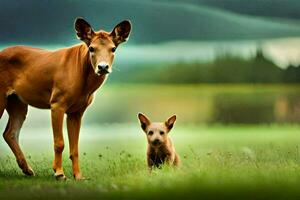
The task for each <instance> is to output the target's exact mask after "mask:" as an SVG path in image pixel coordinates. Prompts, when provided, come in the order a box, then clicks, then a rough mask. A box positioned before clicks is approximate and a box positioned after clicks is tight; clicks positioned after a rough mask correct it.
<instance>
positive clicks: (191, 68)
mask: <svg viewBox="0 0 300 200" xmlns="http://www.w3.org/2000/svg"><path fill="white" fill-rule="evenodd" d="M119 75H120V74H119ZM113 81H116V82H123V83H124V82H125V83H126V82H140V83H300V66H292V65H290V66H288V67H287V68H286V69H282V68H279V67H278V66H276V65H275V64H274V63H273V62H272V61H270V60H269V59H267V58H266V57H265V56H264V55H263V53H262V51H257V53H256V56H254V57H253V58H251V59H243V58H240V57H236V56H231V55H223V56H219V57H218V58H216V59H215V60H214V61H213V62H209V63H200V62H194V63H187V62H178V63H173V64H160V65H158V66H157V65H155V66H139V67H133V68H130V69H128V70H127V71H123V70H122V75H121V76H118V77H117V76H115V77H113Z"/></svg>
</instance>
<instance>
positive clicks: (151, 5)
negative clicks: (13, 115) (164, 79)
mask: <svg viewBox="0 0 300 200" xmlns="http://www.w3.org/2000/svg"><path fill="white" fill-rule="evenodd" d="M204 4H205V2H204V3H202V4H196V3H193V4H192V3H181V2H175V3H174V2H173V3H168V2H164V1H162V2H157V1H135V0H129V1H121V0H114V1H109V0H104V1H79V0H66V1H60V0H53V1H47V3H45V2H44V1H34V0H28V1H16V0H13V1H1V2H0V26H1V27H2V28H1V32H0V41H1V44H7V43H9V44H20V43H22V44H49V43H51V44H60V45H70V44H73V43H76V42H77V40H76V37H75V33H74V30H73V21H74V19H75V17H77V16H83V17H85V18H86V19H87V20H88V21H90V22H91V24H93V25H94V26H95V28H96V29H98V28H101V29H105V30H111V29H112V28H113V25H115V24H116V23H118V22H119V21H121V20H123V19H130V20H131V21H132V22H133V33H132V36H131V42H130V44H145V43H158V42H165V41H173V40H235V39H261V38H273V37H285V36H300V26H299V24H300V23H299V21H294V20H285V22H284V23H283V22H282V21H281V20H278V21H276V20H270V19H266V18H262V17H249V16H243V15H241V14H235V13H232V12H229V11H225V10H222V9H219V8H216V7H217V5H216V6H215V7H211V6H212V5H209V6H207V5H208V3H207V2H206V4H207V5H204ZM219 7H220V6H219ZM274 12H275V11H274Z"/></svg>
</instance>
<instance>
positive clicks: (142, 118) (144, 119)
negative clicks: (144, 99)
mask: <svg viewBox="0 0 300 200" xmlns="http://www.w3.org/2000/svg"><path fill="white" fill-rule="evenodd" d="M138 118H139V120H140V123H141V127H142V129H143V130H144V131H146V128H147V126H149V125H150V123H151V122H150V120H149V119H148V117H146V115H144V114H142V113H139V114H138Z"/></svg>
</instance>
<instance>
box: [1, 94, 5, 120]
mask: <svg viewBox="0 0 300 200" xmlns="http://www.w3.org/2000/svg"><path fill="white" fill-rule="evenodd" d="M5 108H6V95H5V94H4V93H3V94H1V93H0V119H1V117H2V115H3V112H4V110H5Z"/></svg>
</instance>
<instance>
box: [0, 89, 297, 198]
mask: <svg viewBox="0 0 300 200" xmlns="http://www.w3.org/2000/svg"><path fill="white" fill-rule="evenodd" d="M298 91H299V86H298V85H224V84H223V85H205V84H204V85H173V86H172V85H115V84H109V83H107V85H105V86H104V87H103V88H101V89H100V90H99V91H98V92H97V95H96V99H95V102H94V103H93V104H92V105H91V107H90V108H89V110H88V112H87V113H86V115H85V119H84V122H83V127H82V131H81V138H80V161H81V162H80V163H81V168H82V173H83V175H84V176H85V177H86V178H87V179H86V180H84V181H80V182H76V181H74V180H73V179H72V171H71V161H70V160H69V159H68V140H67V133H66V131H65V133H64V134H65V143H66V146H65V151H64V154H63V155H64V163H63V166H64V170H65V173H66V176H67V177H68V180H67V181H65V182H57V181H56V180H55V178H54V176H53V171H52V160H53V139H52V133H51V127H50V113H49V111H46V110H43V111H41V110H36V109H30V110H29V114H28V118H27V121H26V122H25V124H24V128H23V129H22V133H21V135H20V144H21V146H22V148H23V150H24V153H25V154H26V158H27V160H28V162H29V164H30V165H31V166H32V168H33V169H34V170H35V173H36V176H35V177H25V176H24V175H23V174H22V172H21V170H20V169H19V168H18V166H17V163H16V162H15V158H14V156H13V155H12V153H11V151H10V149H9V147H8V146H7V145H6V144H5V142H4V140H0V149H1V151H0V198H1V199H14V198H22V199H33V198H39V199H79V198H86V199H154V198H166V199H170V198H171V199H201V198H202V199H220V198H221V199H267V198H268V199H299V198H300V190H299V186H300V150H299V146H300V134H299V128H300V126H299V124H297V120H296V119H299V118H298V117H297V116H298V114H299V113H298V110H297V109H296V108H298V107H297V105H298V104H297V102H299V101H297V100H299V98H298V97H299V92H298ZM137 112H144V113H145V114H147V115H149V117H150V119H154V121H162V120H165V119H166V118H167V117H168V116H169V115H171V114H173V113H176V114H177V115H178V121H177V122H176V125H175V127H174V129H173V130H172V132H171V133H170V136H171V137H172V139H173V142H174V144H175V147H176V150H177V152H178V153H179V155H180V157H181V160H182V164H181V166H180V167H179V168H178V169H173V168H171V167H168V166H164V167H163V168H162V169H156V170H154V171H153V172H152V173H149V171H148V170H147V165H146V138H145V135H144V133H143V132H142V130H141V129H140V127H139V124H138V121H137V118H136V114H137ZM6 120H7V116H4V117H3V118H2V119H1V123H0V128H1V129H2V130H4V127H5V122H6Z"/></svg>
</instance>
